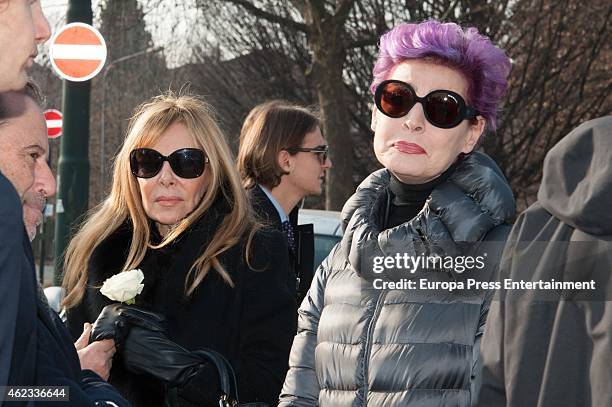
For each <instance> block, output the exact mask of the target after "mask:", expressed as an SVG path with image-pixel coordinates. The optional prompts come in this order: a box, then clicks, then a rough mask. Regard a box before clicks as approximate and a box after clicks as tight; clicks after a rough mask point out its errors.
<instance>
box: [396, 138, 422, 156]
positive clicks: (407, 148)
mask: <svg viewBox="0 0 612 407" xmlns="http://www.w3.org/2000/svg"><path fill="white" fill-rule="evenodd" d="M393 147H395V148H396V149H398V150H399V151H400V152H402V153H404V154H427V152H426V151H425V150H424V149H423V147H421V146H420V145H418V144H415V143H408V142H406V141H396V142H395V143H393Z"/></svg>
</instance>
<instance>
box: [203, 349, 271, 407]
mask: <svg viewBox="0 0 612 407" xmlns="http://www.w3.org/2000/svg"><path fill="white" fill-rule="evenodd" d="M193 353H195V354H198V355H200V356H202V357H203V358H205V359H207V360H209V361H210V362H211V363H212V364H213V365H214V366H215V367H216V368H217V373H218V376H219V385H220V386H219V387H221V395H220V396H219V407H270V405H269V404H268V403H264V402H261V401H257V402H251V403H241V402H240V398H239V396H238V383H237V381H236V373H234V369H233V368H232V365H231V364H230V362H229V361H228V360H227V359H226V358H225V356H223V355H222V354H220V353H219V352H216V351H214V350H212V349H203V350H197V351H194V352H193Z"/></svg>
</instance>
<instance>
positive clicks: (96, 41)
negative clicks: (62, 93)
mask: <svg viewBox="0 0 612 407" xmlns="http://www.w3.org/2000/svg"><path fill="white" fill-rule="evenodd" d="M49 58H50V59H51V65H52V66H53V69H54V70H55V73H57V74H58V75H59V76H60V77H61V78H62V79H67V80H69V81H73V82H83V81H86V80H89V79H91V78H93V77H94V76H96V75H97V74H98V73H99V72H100V71H101V70H102V67H103V66H104V62H106V42H105V41H104V38H103V37H102V34H100V32H99V31H98V30H96V29H95V28H94V27H92V26H91V25H89V24H84V23H70V24H67V25H65V26H64V27H62V28H61V29H60V30H59V31H58V32H57V33H55V35H54V36H53V38H52V39H51V45H50V46H49Z"/></svg>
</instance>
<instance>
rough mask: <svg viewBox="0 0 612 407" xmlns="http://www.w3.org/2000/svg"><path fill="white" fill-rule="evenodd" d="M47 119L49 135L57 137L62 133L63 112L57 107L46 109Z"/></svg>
mask: <svg viewBox="0 0 612 407" xmlns="http://www.w3.org/2000/svg"><path fill="white" fill-rule="evenodd" d="M44 114H45V120H46V121H47V136H49V138H57V137H59V136H61V135H62V117H63V115H62V112H60V111H59V110H55V109H49V110H45V113H44Z"/></svg>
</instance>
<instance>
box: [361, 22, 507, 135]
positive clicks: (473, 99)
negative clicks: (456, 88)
mask: <svg viewBox="0 0 612 407" xmlns="http://www.w3.org/2000/svg"><path fill="white" fill-rule="evenodd" d="M422 58H427V59H431V62H432V63H435V64H440V65H444V66H448V67H449V68H453V69H456V70H457V71H459V72H461V73H462V74H463V76H464V77H465V79H466V80H467V82H468V95H467V99H468V100H467V101H468V103H469V104H470V105H472V106H473V107H474V108H475V109H476V110H477V111H478V113H479V114H480V115H482V116H483V117H484V118H485V120H486V123H487V124H486V129H487V130H490V131H495V129H496V115H497V106H498V104H499V102H500V100H501V98H502V97H503V95H504V94H505V93H506V89H507V88H508V74H509V73H510V68H511V63H510V59H509V58H508V57H507V56H506V53H505V52H504V51H503V50H502V49H500V48H498V47H497V46H495V45H494V44H493V43H492V42H491V40H490V39H489V38H488V37H486V36H484V35H480V34H479V33H478V30H477V29H476V28H474V27H469V28H467V29H466V30H465V31H464V30H463V29H462V28H461V27H460V26H458V25H457V24H455V23H441V22H439V21H436V20H429V21H424V22H422V23H419V24H400V25H398V26H397V27H395V28H394V29H392V30H391V31H389V32H387V33H386V34H384V35H383V36H382V37H380V53H379V55H378V59H377V60H376V64H375V65H374V70H373V74H374V80H373V81H372V84H371V85H370V91H371V92H372V94H374V92H375V91H376V87H377V86H378V84H379V83H381V82H382V81H384V80H385V79H387V77H388V75H389V73H390V72H391V69H392V68H393V67H394V66H395V65H397V64H399V63H401V62H403V61H405V60H409V59H422Z"/></svg>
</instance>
